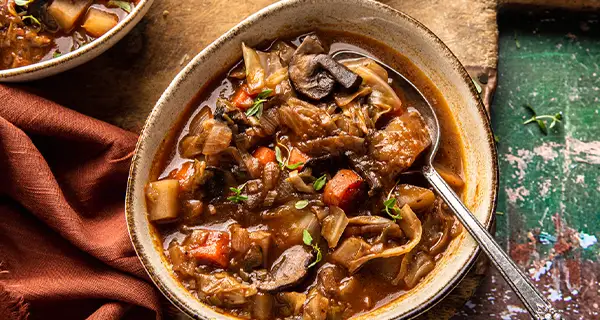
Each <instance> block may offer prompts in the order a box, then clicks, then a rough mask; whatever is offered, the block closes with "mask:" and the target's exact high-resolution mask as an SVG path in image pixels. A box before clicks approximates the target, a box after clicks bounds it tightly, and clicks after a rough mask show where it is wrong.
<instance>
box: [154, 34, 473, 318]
mask: <svg viewBox="0 0 600 320" xmlns="http://www.w3.org/2000/svg"><path fill="white" fill-rule="evenodd" d="M261 48H262V49H261V50H258V49H256V48H251V47H249V46H247V45H245V44H242V48H241V51H242V54H243V60H242V61H241V62H240V63H239V64H238V65H236V66H234V67H233V68H232V69H231V70H230V71H229V72H228V73H227V75H223V76H221V77H219V78H217V79H216V82H215V84H213V85H211V86H209V87H208V88H207V89H206V90H201V93H200V95H199V96H198V98H197V100H195V102H194V103H192V104H191V107H190V109H189V111H188V112H187V113H186V114H184V115H183V117H182V120H181V123H180V124H177V125H176V127H175V130H174V131H173V133H172V134H171V135H170V136H169V137H168V138H167V139H166V140H165V142H164V145H163V148H162V150H163V151H162V152H161V153H159V154H158V156H157V158H156V160H155V165H154V169H153V170H154V172H153V173H152V175H151V176H152V177H151V180H150V182H149V183H148V184H147V186H146V199H147V205H148V218H149V220H150V221H151V222H152V223H153V225H154V227H155V231H156V235H157V240H158V241H160V243H161V244H162V247H163V249H164V254H165V256H166V260H167V261H168V263H169V264H170V265H171V266H172V270H173V271H174V274H175V276H176V277H177V278H178V279H179V280H180V281H181V283H182V284H183V285H184V286H185V287H186V288H187V289H188V290H190V291H191V292H192V293H193V294H194V295H195V296H197V297H198V299H200V300H201V301H203V302H204V303H206V304H208V305H210V306H212V307H214V308H216V309H217V310H219V311H221V312H225V313H229V314H233V315H236V316H239V317H242V318H254V319H275V318H280V319H284V318H287V319H292V318H304V319H346V318H349V317H351V316H353V315H356V314H360V313H363V312H367V311H370V310H373V309H375V308H377V307H379V306H382V305H384V304H386V303H388V302H390V301H392V300H393V299H395V298H397V297H399V296H401V295H403V294H405V293H406V292H407V291H409V290H411V289H413V288H414V287H416V286H417V285H418V284H419V283H420V282H421V280H422V279H423V278H424V277H426V276H427V275H428V274H429V273H430V272H431V271H432V270H433V269H434V268H435V265H436V262H437V261H439V259H440V258H441V257H442V256H443V255H444V253H445V251H446V248H447V247H448V245H449V243H450V242H451V240H452V239H453V238H455V237H456V236H457V235H459V234H460V233H461V226H460V224H459V223H458V222H457V220H456V219H455V218H454V216H453V215H452V214H451V213H450V212H449V211H448V208H447V207H446V205H445V204H444V203H443V202H442V200H441V199H440V198H439V197H438V196H437V195H436V194H434V192H433V191H432V189H431V188H430V187H429V186H428V185H427V184H426V182H425V181H424V180H423V178H422V177H420V176H419V175H416V174H410V173H407V172H409V171H410V170H411V169H412V168H415V167H417V166H419V165H420V158H419V156H420V155H421V154H422V153H423V151H425V150H426V149H427V148H428V147H429V146H430V144H431V141H430V136H429V132H428V129H427V127H426V125H425V123H424V120H423V119H422V117H421V115H420V114H419V113H418V112H417V111H416V110H415V109H412V108H411V107H410V106H411V101H410V100H406V99H405V98H404V96H403V95H402V92H400V91H399V90H398V89H397V88H395V86H394V81H393V79H391V78H389V75H388V74H387V72H386V70H385V69H384V68H382V67H381V66H379V65H378V64H377V63H375V62H374V61H372V60H369V59H355V60H342V61H339V62H338V61H336V60H334V59H332V57H331V55H330V52H332V51H335V50H339V49H342V48H352V49H355V50H364V49H362V48H369V49H368V50H369V51H370V53H371V54H372V55H375V56H377V57H378V58H380V59H382V60H383V61H388V62H389V63H390V65H392V66H394V67H396V68H397V69H398V70H400V71H401V72H403V73H404V74H406V75H407V76H408V77H409V78H410V79H411V80H412V81H414V83H415V84H417V86H419V87H420V88H421V89H422V90H423V91H424V92H425V93H426V94H427V95H428V96H429V97H430V98H431V101H433V102H434V105H435V107H436V109H437V110H438V114H439V116H440V118H441V121H442V122H443V123H442V131H441V133H442V134H443V138H442V146H441V150H440V153H439V157H438V158H437V159H436V166H437V167H438V168H439V169H440V170H442V171H443V172H444V175H445V176H446V177H448V181H449V182H451V183H452V185H453V187H454V188H455V190H456V191H457V192H459V193H460V192H461V190H462V188H463V185H464V182H463V179H462V174H463V173H462V161H463V151H462V150H463V149H462V144H461V142H460V138H459V136H458V134H457V130H456V126H455V124H454V122H453V120H452V118H451V117H450V116H449V113H448V109H447V106H446V105H445V103H444V100H443V98H442V97H441V95H440V94H439V92H437V90H436V89H435V87H434V86H433V84H431V83H430V82H429V80H428V79H427V78H426V77H425V76H424V75H423V74H422V73H420V72H419V71H418V70H417V69H416V67H414V66H413V65H412V64H411V63H410V62H409V61H408V60H407V59H406V58H404V57H402V56H401V55H399V54H398V53H395V52H393V51H392V50H391V49H388V48H387V47H385V46H384V45H383V44H380V43H377V42H374V41H372V40H368V39H364V38H361V37H358V36H354V35H351V34H346V33H333V32H319V33H311V34H308V35H303V36H300V37H298V38H295V39H291V40H286V41H284V40H277V41H274V42H273V43H271V44H269V45H267V46H263V47H261Z"/></svg>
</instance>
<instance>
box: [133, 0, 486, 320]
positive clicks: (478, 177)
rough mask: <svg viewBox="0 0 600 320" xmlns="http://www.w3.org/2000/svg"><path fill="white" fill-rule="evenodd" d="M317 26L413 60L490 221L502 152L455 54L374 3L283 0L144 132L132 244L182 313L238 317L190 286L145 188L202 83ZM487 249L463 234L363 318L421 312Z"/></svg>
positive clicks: (165, 101)
mask: <svg viewBox="0 0 600 320" xmlns="http://www.w3.org/2000/svg"><path fill="white" fill-rule="evenodd" d="M316 28H322V29H328V30H337V31H347V32H352V33H355V34H359V35H363V36H366V37H369V38H372V39H375V40H378V41H380V42H383V43H386V44H387V45H388V46H390V47H391V48H393V49H395V50H396V51H398V52H400V53H402V54H403V55H405V56H406V57H408V58H409V59H410V60H411V61H412V62H413V63H414V64H415V65H416V66H417V67H418V68H419V69H420V70H421V71H422V72H423V73H424V74H425V75H426V76H427V77H429V79H430V80H431V81H432V83H434V84H435V85H436V86H437V88H438V89H439V91H440V92H441V93H442V95H443V96H444V98H445V99H446V101H447V103H448V105H449V108H450V111H451V114H452V116H453V117H454V119H455V121H456V123H457V125H458V129H459V133H460V135H461V136H462V139H463V145H464V153H465V163H464V166H465V168H464V169H465V180H466V189H465V193H464V199H465V202H466V205H467V207H469V208H470V209H471V211H472V212H473V213H474V215H475V216H476V217H477V218H478V219H479V221H481V223H483V224H484V225H486V226H489V225H490V223H491V221H492V217H493V213H494V209H495V203H496V194H497V185H498V173H497V159H496V149H495V145H494V140H493V135H492V131H491V128H490V123H489V121H488V117H487V114H486V111H485V109H484V107H483V105H482V103H481V101H480V99H479V96H478V94H477V92H476V90H475V87H474V86H473V83H472V81H471V78H470V77H469V76H468V74H467V72H466V71H465V69H464V68H463V66H462V65H461V64H460V63H459V61H458V60H457V59H456V57H455V56H454V55H453V54H452V52H450V50H449V49H448V48H447V47H446V46H445V45H444V44H443V43H442V42H441V41H440V40H439V39H438V38H437V37H436V36H435V35H434V34H433V33H431V32H430V31H429V30H428V29H427V28H425V27H424V26H423V25H422V24H420V23H419V22H417V21H415V20H414V19H412V18H411V17H409V16H407V15H405V14H403V13H401V12H398V11H396V10H394V9H392V8H390V7H388V6H386V5H383V4H381V3H378V2H375V1H370V0H284V1H281V2H277V3H275V4H273V5H271V6H269V7H267V8H265V9H263V10H261V11H259V12H257V13H256V14H254V15H252V16H250V17H248V18H247V19H246V20H244V21H243V22H241V23H240V24H238V25H237V26H235V27H234V28H232V29H231V30H229V31H228V32H227V33H226V34H224V35H223V36H221V37H220V38H219V39H217V40H216V41H215V42H213V43H212V44H210V45H209V46H208V47H206V48H205V49H204V50H203V51H202V52H200V54H198V55H197V56H196V57H195V58H194V59H193V60H192V61H190V63H189V64H188V65H187V66H186V67H185V68H184V69H183V70H182V71H181V72H180V73H179V75H177V77H176V78H175V79H174V80H173V82H172V83H171V85H170V86H169V87H168V88H167V90H166V91H165V92H164V93H163V95H162V97H161V98H160V100H159V101H158V103H157V104H156V106H155V107H154V109H153V110H152V113H151V114H150V116H149V118H148V120H147V121H146V125H145V127H144V129H143V131H142V134H141V136H140V139H139V142H138V145H137V148H136V152H135V155H134V157H133V164H132V166H131V171H130V176H129V184H128V188H127V199H126V215H127V223H128V227H129V232H130V235H131V240H132V242H133V245H134V246H135V249H136V251H137V253H138V255H139V257H140V259H141V261H142V263H143V265H144V267H145V268H146V270H147V271H148V274H149V275H150V277H151V278H152V280H153V281H154V282H155V283H156V285H157V287H158V288H159V289H160V290H161V291H162V292H163V293H164V295H165V296H167V297H168V298H169V299H170V300H171V301H172V302H173V303H174V304H175V305H176V306H178V307H179V308H180V309H181V310H182V311H183V312H185V313H186V314H188V315H189V316H191V317H193V318H196V319H231V318H233V317H232V316H228V315H224V314H221V313H218V312H216V311H215V310H214V309H212V308H210V307H208V306H206V305H204V304H203V303H201V302H200V301H198V300H197V299H196V298H194V297H193V296H192V295H191V294H190V293H189V292H188V291H186V290H185V289H184V288H183V287H182V286H181V285H180V283H179V282H178V281H177V280H176V279H175V278H174V277H173V272H172V270H171V269H170V268H169V266H168V264H166V263H165V262H164V256H163V254H162V253H161V249H160V248H159V247H158V248H157V246H156V245H157V243H156V242H155V239H154V238H153V235H152V234H151V226H150V224H149V221H148V219H147V217H146V204H145V198H144V185H145V184H146V182H147V181H148V177H149V172H150V169H151V166H152V161H153V159H154V157H155V155H156V154H157V152H158V151H159V147H160V145H161V142H162V141H163V139H164V138H165V136H166V135H167V134H168V132H169V130H170V128H172V126H173V124H174V123H175V121H176V120H177V119H178V117H179V115H180V114H181V113H182V111H183V110H184V108H185V107H186V105H187V104H188V103H189V102H190V101H191V100H192V98H193V97H194V96H195V95H196V93H197V92H198V90H199V89H200V87H201V86H202V85H203V84H205V83H207V82H208V81H210V80H211V78H212V77H213V76H215V75H220V74H222V72H224V71H225V70H226V69H227V68H228V67H229V66H231V65H232V64H233V63H234V62H237V61H239V60H240V59H241V49H240V46H241V43H242V41H244V42H246V43H247V44H250V45H255V44H258V43H260V42H261V41H264V40H268V39H275V38H278V37H285V36H286V35H290V34H298V33H301V32H308V31H311V30H314V29H316ZM477 254H478V246H477V245H476V243H475V241H474V240H473V239H472V238H471V237H470V236H469V235H468V234H467V232H466V231H465V232H463V233H462V234H461V235H460V236H458V237H457V238H455V239H454V240H453V242H452V243H451V244H450V246H449V249H448V250H447V253H446V254H445V255H444V257H443V258H441V259H440V261H439V262H438V264H437V266H436V268H435V270H434V271H432V272H431V273H430V274H429V275H428V276H427V277H426V278H425V279H424V280H423V281H421V283H420V284H419V285H418V286H417V287H415V288H414V289H412V290H411V291H410V293H409V294H406V295H404V296H402V297H400V298H398V299H396V300H394V301H392V302H390V303H389V304H387V305H384V306H382V307H380V308H378V309H375V310H373V311H371V312H369V313H366V314H363V315H360V316H358V317H357V318H358V319H371V318H375V317H376V318H377V319H398V318H401V319H404V318H411V317H414V316H416V315H418V314H420V313H422V312H424V311H426V310H428V309H429V308H431V307H432V306H433V305H434V304H435V303H436V302H438V301H439V300H441V299H442V298H443V297H444V296H445V295H446V294H448V293H449V291H450V290H451V289H452V288H453V287H454V286H455V285H457V284H458V282H459V281H460V280H461V279H462V277H463V276H464V275H465V274H466V273H467V271H468V270H469V268H470V267H471V266H472V264H473V262H474V259H475V257H476V256H477Z"/></svg>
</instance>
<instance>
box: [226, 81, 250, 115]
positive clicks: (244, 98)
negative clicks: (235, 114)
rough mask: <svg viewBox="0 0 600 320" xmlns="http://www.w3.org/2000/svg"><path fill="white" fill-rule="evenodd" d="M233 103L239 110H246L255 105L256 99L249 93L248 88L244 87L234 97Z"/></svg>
mask: <svg viewBox="0 0 600 320" xmlns="http://www.w3.org/2000/svg"><path fill="white" fill-rule="evenodd" d="M231 102H232V103H233V105H234V106H236V107H237V108H239V109H242V110H246V109H248V108H250V107H251V106H252V104H254V99H253V98H252V96H251V95H250V94H249V93H248V86H247V85H245V84H244V85H242V86H241V87H239V89H238V90H237V91H236V92H235V94H234V95H233V98H232V99H231Z"/></svg>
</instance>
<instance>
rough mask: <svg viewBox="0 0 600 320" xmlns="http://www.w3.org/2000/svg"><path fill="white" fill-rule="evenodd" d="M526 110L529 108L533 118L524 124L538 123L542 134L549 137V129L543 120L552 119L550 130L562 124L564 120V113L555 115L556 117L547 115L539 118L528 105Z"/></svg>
mask: <svg viewBox="0 0 600 320" xmlns="http://www.w3.org/2000/svg"><path fill="white" fill-rule="evenodd" d="M525 108H527V109H528V110H529V111H530V112H531V113H532V114H533V115H532V116H531V118H529V119H528V120H526V121H525V122H523V124H529V123H532V122H536V123H537V125H538V127H540V130H541V131H542V133H544V134H545V135H548V128H546V122H544V120H542V119H551V120H552V122H551V123H550V126H549V128H550V129H552V128H554V126H556V124H557V123H559V122H561V120H562V119H563V115H562V112H558V113H555V114H554V115H548V114H546V115H541V116H538V115H537V114H536V112H535V110H534V109H533V107H532V106H530V105H528V104H526V105H525Z"/></svg>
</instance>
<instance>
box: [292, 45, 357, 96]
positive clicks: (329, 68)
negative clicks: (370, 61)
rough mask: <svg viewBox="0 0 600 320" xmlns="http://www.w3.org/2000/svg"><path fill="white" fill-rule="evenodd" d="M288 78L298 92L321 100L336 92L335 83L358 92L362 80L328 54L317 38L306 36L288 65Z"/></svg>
mask: <svg viewBox="0 0 600 320" xmlns="http://www.w3.org/2000/svg"><path fill="white" fill-rule="evenodd" d="M289 77H290V80H291V81H292V84H293V85H294V88H295V89H296V91H298V92H300V93H301V94H303V95H304V96H306V97H308V98H310V99H313V100H320V99H323V98H325V97H327V96H328V95H329V94H331V92H332V91H333V89H334V87H335V84H336V82H337V83H339V84H340V85H341V86H342V87H343V88H345V89H348V90H350V89H356V88H358V86H359V85H360V83H361V82H362V78H361V77H360V76H359V75H357V74H356V73H354V72H352V71H350V69H348V68H346V67H345V66H344V65H342V64H340V63H338V62H337V61H335V60H333V58H331V57H330V56H329V55H327V54H325V49H324V48H323V46H322V45H321V42H320V41H319V39H318V38H317V37H316V36H315V35H309V36H307V37H306V38H305V39H304V41H302V44H300V46H298V49H296V51H295V52H294V55H293V56H292V60H291V61H290V65H289Z"/></svg>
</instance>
